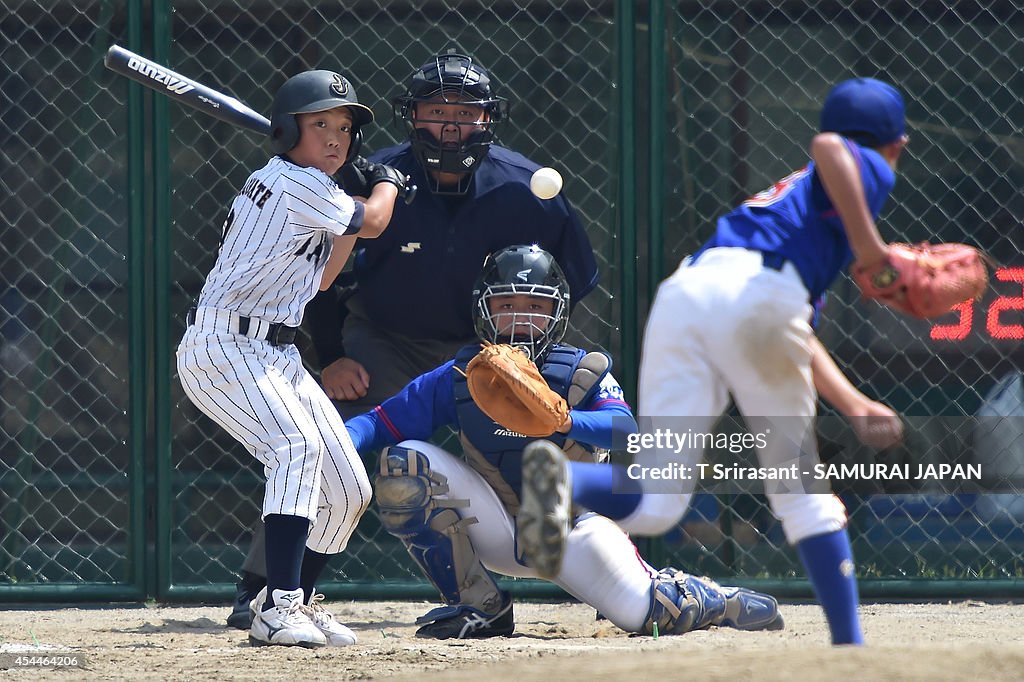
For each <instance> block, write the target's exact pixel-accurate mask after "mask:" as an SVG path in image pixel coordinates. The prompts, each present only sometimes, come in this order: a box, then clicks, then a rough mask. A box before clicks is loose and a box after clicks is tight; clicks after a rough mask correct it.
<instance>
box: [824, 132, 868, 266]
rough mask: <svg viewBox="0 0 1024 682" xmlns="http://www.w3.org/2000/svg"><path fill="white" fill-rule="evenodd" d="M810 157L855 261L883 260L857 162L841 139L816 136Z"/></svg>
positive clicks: (830, 136) (864, 262) (827, 134)
mask: <svg viewBox="0 0 1024 682" xmlns="http://www.w3.org/2000/svg"><path fill="white" fill-rule="evenodd" d="M811 158H813V159H814V165H815V167H816V168H817V171H818V177H820V178H821V182H822V185H824V187H825V191H826V192H827V193H828V196H829V199H831V200H832V205H833V206H835V209H836V212H837V213H838V214H839V219H840V220H841V221H842V223H843V228H844V229H845V230H846V236H847V238H848V239H849V240H850V248H851V249H852V250H853V253H854V256H855V257H856V259H857V261H858V262H859V263H863V264H866V265H870V264H872V263H877V262H878V261H880V260H882V259H883V258H885V256H886V245H885V241H884V240H883V239H882V237H881V235H880V234H879V233H878V228H877V227H876V225H875V221H874V219H873V218H872V217H871V211H870V210H869V209H868V205H867V201H866V200H865V198H864V184H863V182H862V181H861V178H860V171H859V170H858V168H857V162H856V160H855V159H854V158H853V155H852V154H850V150H849V149H847V147H846V143H845V142H844V141H843V138H842V137H840V136H839V135H836V134H835V133H821V134H819V135H815V137H814V139H813V140H812V141H811Z"/></svg>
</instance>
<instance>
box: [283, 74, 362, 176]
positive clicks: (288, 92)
mask: <svg viewBox="0 0 1024 682" xmlns="http://www.w3.org/2000/svg"><path fill="white" fill-rule="evenodd" d="M336 107H347V108H348V110H349V111H350V112H351V113H352V143H351V144H349V146H348V155H347V156H346V157H345V162H346V163H347V162H349V161H351V160H352V159H353V158H355V156H356V155H357V154H358V153H359V147H360V145H361V144H362V139H363V137H362V133H361V132H360V131H359V128H360V126H362V125H364V124H366V123H371V122H372V121H373V111H372V110H371V109H370V108H369V107H367V106H366V105H363V104H360V103H359V99H358V98H357V97H356V91H355V89H353V88H352V84H351V83H349V82H348V80H347V79H346V78H345V77H344V76H342V75H341V74H339V73H335V72H333V71H321V70H317V71H305V72H303V73H300V74H298V75H295V76H292V77H291V78H289V79H288V80H287V81H285V82H284V85H282V86H281V88H280V89H279V90H278V91H277V94H276V95H274V104H273V106H272V107H271V113H270V143H271V146H272V147H273V149H274V153H275V154H287V153H288V152H289V151H291V150H292V149H294V148H295V145H297V144H298V143H299V124H298V122H297V121H296V120H295V114H309V113H313V112H314V111H327V110H328V109H334V108H336Z"/></svg>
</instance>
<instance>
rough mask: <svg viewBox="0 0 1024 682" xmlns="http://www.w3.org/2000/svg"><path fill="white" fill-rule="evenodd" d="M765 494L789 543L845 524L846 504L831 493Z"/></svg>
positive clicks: (830, 531) (794, 542)
mask: <svg viewBox="0 0 1024 682" xmlns="http://www.w3.org/2000/svg"><path fill="white" fill-rule="evenodd" d="M767 497H768V502H769V503H771V506H772V511H773V512H774V513H775V515H776V516H777V517H779V520H780V521H781V522H782V530H783V532H784V533H785V535H786V541H787V542H789V544H791V545H795V544H797V543H798V542H800V541H801V540H804V539H806V538H809V537H812V536H814V535H822V534H824V533H832V532H834V531H837V530H840V529H842V528H845V527H846V507H844V506H843V503H842V502H841V501H840V500H839V498H838V497H836V496H835V495H832V494H831V493H823V494H806V493H781V494H769V495H768V496H767Z"/></svg>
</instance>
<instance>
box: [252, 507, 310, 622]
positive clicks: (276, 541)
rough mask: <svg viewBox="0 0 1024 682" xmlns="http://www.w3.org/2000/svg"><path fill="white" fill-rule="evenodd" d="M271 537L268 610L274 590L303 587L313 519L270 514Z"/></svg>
mask: <svg viewBox="0 0 1024 682" xmlns="http://www.w3.org/2000/svg"><path fill="white" fill-rule="evenodd" d="M263 525H264V527H265V528H266V538H267V601H266V602H265V603H264V604H263V610H264V611H266V610H268V609H270V608H272V607H273V606H274V598H273V596H274V590H294V589H296V588H298V587H299V583H300V575H301V569H302V556H303V552H304V551H305V547H306V539H307V538H308V537H309V519H307V518H305V517H304V516H289V515H285V514H267V516H266V517H265V518H264V519H263Z"/></svg>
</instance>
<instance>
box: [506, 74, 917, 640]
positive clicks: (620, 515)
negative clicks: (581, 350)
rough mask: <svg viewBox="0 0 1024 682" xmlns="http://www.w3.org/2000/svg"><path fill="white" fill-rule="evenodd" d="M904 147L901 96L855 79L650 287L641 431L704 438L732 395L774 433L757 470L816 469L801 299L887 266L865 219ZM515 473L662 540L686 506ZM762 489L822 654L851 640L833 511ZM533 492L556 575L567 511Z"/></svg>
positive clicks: (648, 492)
mask: <svg viewBox="0 0 1024 682" xmlns="http://www.w3.org/2000/svg"><path fill="white" fill-rule="evenodd" d="M907 140H908V138H907V136H906V134H905V123H904V105H903V98H902V96H901V95H900V93H899V92H898V91H897V90H896V89H895V88H893V87H892V86H890V85H888V84H886V83H883V82H881V81H878V80H874V79H871V78H857V79H853V80H848V81H844V82H842V83H840V84H838V85H837V86H835V87H834V88H833V89H832V90H831V92H830V93H829V94H828V97H827V98H826V100H825V103H824V106H823V108H822V112H821V132H820V133H819V134H817V135H816V136H815V137H814V138H813V140H812V141H811V145H810V155H811V162H810V163H809V164H808V165H807V166H806V167H805V168H803V169H801V170H799V171H796V172H795V173H792V174H791V175H789V176H787V177H785V178H783V179H782V180H780V181H779V182H777V183H776V184H775V185H773V186H772V187H771V188H769V189H767V190H765V191H763V192H760V193H759V194H756V195H754V196H753V197H751V198H750V199H748V200H747V201H745V202H743V203H742V204H741V205H740V206H739V207H737V208H736V209H735V210H733V211H731V212H730V213H727V214H726V215H724V216H722V217H721V218H720V219H719V220H718V225H717V230H716V231H715V234H714V236H712V237H711V239H710V240H708V242H707V243H706V244H704V245H703V246H702V247H701V248H700V249H699V250H698V251H697V252H696V253H695V254H693V256H692V257H690V258H688V259H686V260H685V261H684V262H683V263H682V264H681V265H680V267H679V268H678V270H677V271H676V272H675V273H674V274H673V275H672V276H671V277H669V278H668V279H667V280H666V281H665V282H663V283H662V284H661V286H660V287H659V289H658V294H657V297H656V299H655V301H654V303H653V306H652V309H651V314H650V318H649V320H648V323H647V328H646V331H645V335H644V345H643V354H642V358H641V368H640V379H639V397H640V415H641V418H640V426H641V432H643V431H644V430H646V428H647V426H648V425H649V424H654V425H657V424H659V423H661V424H662V425H668V426H669V427H671V426H672V424H673V423H674V424H675V425H676V427H680V426H685V428H687V429H689V430H691V431H692V432H694V433H706V432H708V431H711V430H713V427H714V423H715V421H716V420H717V419H718V418H719V417H720V415H721V414H722V412H723V411H724V410H725V409H726V407H727V406H728V403H729V398H730V395H731V396H732V398H733V399H734V400H735V402H736V405H737V407H738V408H739V410H740V411H741V412H742V413H743V415H744V417H745V418H746V421H747V425H748V427H750V429H751V431H752V432H755V431H759V432H762V433H763V432H765V430H769V431H770V437H768V438H767V439H766V443H765V444H764V446H763V447H758V457H759V459H760V463H761V465H762V467H765V468H767V467H778V468H779V469H781V468H784V467H788V466H790V465H792V464H797V465H798V466H800V470H802V469H803V468H806V467H805V466H804V465H806V464H807V463H808V462H809V461H817V459H818V456H817V444H816V442H815V439H814V432H813V418H814V415H815V411H816V403H817V394H816V391H815V389H816V385H817V384H818V382H820V381H822V380H823V378H824V377H825V376H826V375H827V373H826V372H823V371H820V368H822V367H824V366H825V365H826V364H827V363H829V362H831V360H830V358H828V353H827V351H825V349H824V347H823V346H822V345H821V343H820V342H819V341H818V340H817V339H816V337H815V336H814V333H813V329H812V325H811V320H812V318H813V317H814V308H815V306H814V304H813V303H812V302H814V301H818V300H820V298H821V296H822V294H823V293H824V292H825V290H826V289H827V288H828V287H829V286H830V285H831V284H832V282H833V281H835V279H836V278H837V277H838V276H839V273H840V272H842V271H843V270H844V269H845V268H846V267H847V266H849V265H850V263H851V261H853V260H856V261H857V262H859V263H861V264H864V265H872V264H874V263H878V262H880V261H882V260H883V259H884V258H885V257H886V254H887V245H886V243H885V242H884V241H883V240H882V238H881V236H880V235H879V233H878V229H877V228H876V226H875V220H876V219H877V217H878V214H879V212H880V211H881V210H882V206H883V204H884V203H885V201H886V198H887V197H888V196H889V193H890V191H891V190H892V188H893V185H894V183H895V181H896V175H895V169H896V165H897V160H898V159H899V157H900V154H901V152H902V151H903V149H904V147H905V145H906V144H907ZM818 388H819V390H820V386H818ZM822 393H823V395H827V394H826V393H825V391H822ZM684 417H685V420H683V419H682V418H684ZM673 418H674V422H673ZM648 419H649V420H650V422H648V421H647V420H648ZM702 457H703V448H702V447H684V448H682V449H681V450H670V449H649V450H644V451H642V452H640V453H639V454H638V455H637V457H636V463H638V464H641V465H642V466H650V467H657V466H664V465H665V464H669V463H675V464H682V465H684V466H689V467H691V470H692V467H693V465H695V464H697V463H698V462H700V460H701V458H702ZM525 466H526V467H527V468H528V469H529V468H531V467H533V468H544V469H550V468H551V467H554V468H555V470H558V471H562V472H563V474H564V478H565V480H566V481H571V489H572V497H573V499H574V500H575V501H576V502H577V503H579V504H582V505H583V506H584V507H586V508H588V509H591V510H594V511H597V512H599V513H601V514H603V515H605V516H607V517H609V518H612V519H615V520H616V521H617V523H619V525H620V526H621V527H622V528H624V529H625V530H627V531H629V532H632V533H638V534H648V535H656V534H660V533H663V532H665V531H667V530H668V529H670V528H671V527H673V526H674V525H675V524H676V523H677V522H678V521H679V519H680V518H681V517H682V515H683V514H684V513H685V511H686V508H687V505H688V504H689V502H690V492H689V491H688V490H687V489H686V485H685V484H684V483H679V484H678V485H675V486H674V487H673V488H672V489H670V490H666V489H665V488H664V487H661V488H659V490H658V494H655V491H654V489H653V488H652V484H651V483H650V482H649V481H645V482H644V483H642V484H641V483H639V482H636V481H632V480H631V479H629V478H628V477H624V478H617V477H616V476H614V475H613V474H612V473H610V472H609V470H608V468H603V469H595V468H593V467H588V466H587V465H585V464H578V463H575V462H573V463H571V465H570V464H568V463H565V462H564V461H563V458H562V457H561V455H560V454H559V453H558V452H556V451H554V450H553V449H550V448H545V447H542V446H538V447H537V448H534V449H533V450H531V451H530V452H528V453H527V457H526V463H525ZM634 471H637V470H634ZM619 475H620V476H621V475H622V472H621V471H620V472H619ZM526 478H527V480H530V477H529V476H527V477H526ZM616 481H617V482H618V484H617V483H616ZM765 492H766V494H767V497H768V500H769V503H770V504H771V507H772V510H773V512H774V513H775V515H776V516H777V517H778V518H779V519H780V520H781V522H782V527H783V530H784V532H785V534H786V537H787V539H788V541H789V542H790V543H791V544H793V545H795V546H796V548H797V552H798V553H799V555H800V559H801V561H802V562H803V565H804V568H805V570H806V571H807V574H808V577H809V578H810V580H811V583H812V584H813V586H814V589H815V592H816V594H817V596H818V599H819V601H820V602H821V605H822V607H823V609H824V611H825V616H826V618H827V620H828V623H829V627H830V629H831V633H832V641H833V643H835V644H860V643H862V642H863V635H862V633H861V628H860V622H859V618H858V614H857V607H858V595H857V583H856V579H855V576H854V564H853V556H852V552H851V549H850V542H849V538H848V536H847V532H846V510H845V508H844V507H843V505H842V503H841V502H840V501H839V499H838V498H837V497H835V496H834V495H832V494H831V493H830V492H828V491H827V490H826V491H824V492H818V491H816V490H808V489H804V490H802V491H799V490H798V491H794V489H793V488H792V487H790V486H789V485H788V483H787V484H783V483H772V482H771V481H766V485H765ZM615 493H618V494H615ZM532 496H538V497H539V498H540V504H541V506H542V508H543V509H542V511H541V512H540V517H541V518H546V519H549V520H550V521H551V523H549V524H548V525H549V527H548V528H547V529H546V532H547V533H548V540H547V541H541V540H540V539H535V538H531V540H535V541H531V542H528V543H527V549H528V554H529V555H531V556H533V558H534V560H535V561H538V562H539V563H540V564H541V565H556V566H557V555H558V552H559V551H560V548H561V545H560V543H559V541H558V538H559V537H560V534H559V533H558V532H557V530H556V529H555V525H556V524H555V522H556V521H558V520H559V519H561V518H562V517H564V515H565V511H564V510H565V508H566V506H567V504H568V501H567V500H566V499H562V498H560V497H559V496H558V495H555V494H550V493H549V492H548V491H546V490H537V491H534V490H529V489H527V490H524V497H532ZM561 536H564V534H562V535H561ZM551 538H554V539H553V540H552V539H551Z"/></svg>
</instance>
